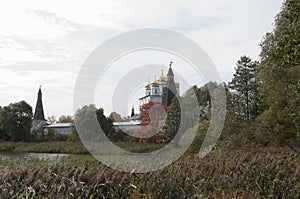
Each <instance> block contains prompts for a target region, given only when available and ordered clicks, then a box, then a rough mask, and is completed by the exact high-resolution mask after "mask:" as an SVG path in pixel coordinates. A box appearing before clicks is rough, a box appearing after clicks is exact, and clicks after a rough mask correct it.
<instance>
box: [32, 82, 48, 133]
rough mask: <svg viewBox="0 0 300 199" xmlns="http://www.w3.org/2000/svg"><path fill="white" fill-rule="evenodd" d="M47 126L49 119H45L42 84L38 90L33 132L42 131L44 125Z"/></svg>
mask: <svg viewBox="0 0 300 199" xmlns="http://www.w3.org/2000/svg"><path fill="white" fill-rule="evenodd" d="M45 126H47V120H45V116H44V108H43V101H42V90H41V86H40V88H39V91H38V97H37V102H36V106H35V111H34V116H33V120H32V128H31V132H32V133H41V132H42V130H43V127H45Z"/></svg>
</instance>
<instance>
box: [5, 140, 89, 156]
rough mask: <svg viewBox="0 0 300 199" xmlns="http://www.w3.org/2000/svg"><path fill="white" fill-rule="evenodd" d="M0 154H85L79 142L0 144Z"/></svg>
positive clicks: (85, 151) (84, 149)
mask: <svg viewBox="0 0 300 199" xmlns="http://www.w3.org/2000/svg"><path fill="white" fill-rule="evenodd" d="M0 152H7V153H31V152H34V153H69V154H87V153H88V151H87V150H86V148H85V147H84V146H83V144H82V143H80V142H0Z"/></svg>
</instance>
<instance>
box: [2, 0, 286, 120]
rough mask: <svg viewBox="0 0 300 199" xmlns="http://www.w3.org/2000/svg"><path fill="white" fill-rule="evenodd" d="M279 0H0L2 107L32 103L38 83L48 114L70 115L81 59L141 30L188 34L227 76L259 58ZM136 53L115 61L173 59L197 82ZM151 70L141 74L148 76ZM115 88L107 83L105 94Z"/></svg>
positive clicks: (115, 72)
mask: <svg viewBox="0 0 300 199" xmlns="http://www.w3.org/2000/svg"><path fill="white" fill-rule="evenodd" d="M282 1H283V0H281V1H274V0H264V1H261V0H253V1H248V0H239V1H236V0H224V1H219V0H211V1H204V0H190V1H183V0H182V1H181V0H179V1H173V0H166V1H161V0H153V1H140V0H116V1H111V0H101V1H98V0H91V1H83V0H69V1H68V0H66V1H60V0H52V1H38V0H28V1H16V0H11V1H0V27H1V32H0V55H1V56H0V89H1V93H0V99H1V100H0V105H3V104H8V103H10V102H14V101H20V100H22V99H25V100H26V101H28V102H30V104H31V105H32V106H34V105H35V100H36V91H37V89H38V86H39V85H40V84H42V85H43V92H44V99H45V100H44V102H45V109H46V111H45V112H46V114H47V115H55V116H57V117H58V116H59V115H61V114H70V113H72V93H73V91H72V89H73V86H74V82H75V80H76V74H77V72H78V71H79V69H80V67H81V65H82V64H83V62H84V60H85V59H86V58H87V57H88V55H89V54H90V53H91V52H92V51H93V50H94V49H95V48H96V47H97V46H98V45H100V44H101V43H102V42H104V41H106V40H107V39H109V38H111V37H113V36H115V35H117V34H120V33H122V32H124V31H129V30H133V29H139V28H149V27H150V28H163V29H170V30H175V31H178V32H180V33H183V34H185V35H186V36H188V37H190V38H191V39H193V40H194V41H196V42H197V43H198V44H199V45H200V46H202V47H203V49H204V50H205V51H206V52H207V53H208V55H209V56H210V57H211V58H212V60H213V61H214V63H215V65H216V67H217V68H218V70H219V73H220V75H221V78H222V79H223V80H224V81H228V80H229V79H230V78H231V76H232V73H233V72H234V70H233V67H234V65H235V62H236V61H237V60H238V58H239V57H240V56H241V55H244V54H246V55H249V56H251V57H252V58H253V59H258V53H259V50H260V49H259V46H258V44H259V42H260V40H261V38H262V36H263V35H264V34H265V33H266V32H267V31H271V30H272V28H273V26H272V23H273V21H274V17H275V15H276V13H278V11H279V9H280V6H281V3H282ZM136 55H138V57H134V56H133V57H130V56H128V57H127V58H124V59H122V60H120V61H119V62H118V63H117V65H119V66H120V67H125V68H130V67H132V66H136V65H144V64H149V63H152V64H165V65H166V64H168V62H169V60H170V59H173V60H174V61H176V64H177V66H176V65H175V66H174V67H178V72H179V73H182V74H184V75H186V76H187V77H189V79H190V80H191V81H192V83H198V84H200V83H199V82H201V81H200V80H199V79H193V72H191V71H185V70H184V66H185V65H184V64H185V63H184V62H183V61H182V60H181V61H180V60H179V59H177V58H174V57H172V56H169V55H166V54H161V55H158V54H152V56H151V55H146V56H144V55H143V56H140V55H139V54H136ZM180 66H183V67H180ZM124 71H125V72H126V70H120V68H118V67H117V66H116V67H115V68H112V70H111V72H112V73H111V76H108V78H110V79H111V81H112V82H117V81H119V78H121V77H122V72H124ZM159 72H160V69H158V73H159ZM154 75H155V74H147V75H145V81H147V79H148V77H150V79H151V80H152V78H153V77H154ZM201 83H202V82H201ZM112 86H113V84H108V85H106V87H105V88H106V90H107V91H106V92H108V91H109V90H111V89H112ZM107 106H108V107H104V108H105V109H106V112H108V113H109V112H110V111H111V110H110V108H111V107H109V105H107Z"/></svg>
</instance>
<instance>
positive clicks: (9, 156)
mask: <svg viewBox="0 0 300 199" xmlns="http://www.w3.org/2000/svg"><path fill="white" fill-rule="evenodd" d="M69 155H70V154H61V153H0V161H1V162H0V165H1V163H2V161H5V160H32V159H38V160H53V161H55V160H59V158H61V157H65V156H69Z"/></svg>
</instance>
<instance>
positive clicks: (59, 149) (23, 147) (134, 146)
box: [0, 141, 163, 154]
mask: <svg viewBox="0 0 300 199" xmlns="http://www.w3.org/2000/svg"><path fill="white" fill-rule="evenodd" d="M115 144H116V145H117V146H118V147H121V148H123V149H124V150H127V151H131V152H135V153H147V152H150V151H155V150H157V149H160V148H161V147H163V145H161V144H151V143H149V144H146V143H127V142H117V143H115ZM0 152H6V153H32V152H34V153H68V154H88V151H87V149H86V148H85V147H84V146H83V144H82V143H81V142H65V141H60V142H58V141H57V142H30V143H29V142H0Z"/></svg>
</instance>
